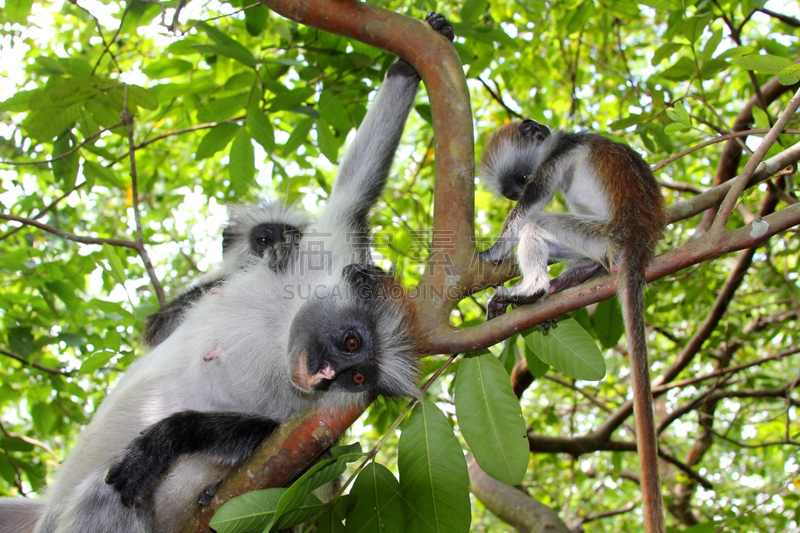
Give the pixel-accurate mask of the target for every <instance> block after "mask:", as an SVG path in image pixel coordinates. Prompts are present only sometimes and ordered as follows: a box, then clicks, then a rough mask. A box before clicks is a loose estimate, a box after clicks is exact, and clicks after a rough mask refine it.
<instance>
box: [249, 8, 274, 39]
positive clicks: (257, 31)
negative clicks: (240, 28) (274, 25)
mask: <svg viewBox="0 0 800 533" xmlns="http://www.w3.org/2000/svg"><path fill="white" fill-rule="evenodd" d="M268 19H269V9H267V8H266V6H264V5H262V4H258V5H256V6H253V7H250V8H248V9H245V11H244V23H245V26H246V27H247V33H249V34H250V35H252V36H253V37H256V36H258V35H261V32H262V31H264V28H266V27H267V20H268Z"/></svg>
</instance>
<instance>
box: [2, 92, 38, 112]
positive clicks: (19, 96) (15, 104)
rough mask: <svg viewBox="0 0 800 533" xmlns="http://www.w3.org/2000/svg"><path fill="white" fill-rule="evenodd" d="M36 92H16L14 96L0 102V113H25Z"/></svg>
mask: <svg viewBox="0 0 800 533" xmlns="http://www.w3.org/2000/svg"><path fill="white" fill-rule="evenodd" d="M35 92H36V91H17V92H16V93H15V94H14V96H12V97H11V98H8V99H6V100H3V101H2V102H0V113H2V112H3V111H11V112H12V113H16V112H20V111H27V110H28V109H30V106H31V98H33V95H34V93H35Z"/></svg>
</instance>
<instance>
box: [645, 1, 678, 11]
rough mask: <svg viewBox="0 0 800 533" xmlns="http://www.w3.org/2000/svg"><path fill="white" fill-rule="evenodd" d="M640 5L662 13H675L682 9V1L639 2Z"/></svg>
mask: <svg viewBox="0 0 800 533" xmlns="http://www.w3.org/2000/svg"><path fill="white" fill-rule="evenodd" d="M639 3H640V4H643V5H646V6H650V7H652V8H654V9H659V10H661V11H675V10H677V9H681V7H682V6H681V2H680V0H639Z"/></svg>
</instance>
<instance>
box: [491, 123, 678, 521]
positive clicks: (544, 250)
mask: <svg viewBox="0 0 800 533" xmlns="http://www.w3.org/2000/svg"><path fill="white" fill-rule="evenodd" d="M480 173H481V177H482V180H483V181H484V182H485V183H486V184H487V185H488V186H489V187H490V188H492V189H493V190H495V191H496V192H499V193H500V194H502V195H503V196H505V197H506V198H509V199H512V200H517V204H516V205H515V206H514V208H513V209H512V210H511V213H509V215H508V218H507V219H506V222H505V225H504V227H503V231H502V232H501V234H500V236H499V237H498V239H497V241H496V242H495V244H494V245H492V246H491V247H490V248H489V249H488V250H485V251H484V252H481V256H482V258H483V259H484V260H485V261H488V262H491V263H498V262H500V261H502V260H503V259H504V258H505V257H506V256H507V255H508V254H509V253H510V252H511V251H512V250H513V249H514V247H515V246H517V255H518V257H517V261H518V263H519V268H520V271H521V273H522V279H521V280H520V281H519V282H518V283H517V284H516V285H514V286H512V287H510V288H505V287H501V288H499V289H498V290H497V293H496V294H495V296H494V298H492V300H491V301H490V302H489V310H488V316H487V318H488V319H490V320H491V319H492V318H494V317H496V316H498V315H500V314H503V313H504V312H505V309H506V307H508V305H509V304H529V303H534V302H536V301H537V300H539V299H540V298H542V297H546V296H547V294H548V293H553V292H557V291H559V290H563V289H565V288H567V287H571V286H573V285H577V284H579V283H582V282H583V281H585V280H587V279H589V278H590V277H591V276H592V275H594V274H595V273H596V272H597V271H598V270H599V269H600V267H601V266H602V267H604V268H605V269H606V270H609V269H610V268H611V267H613V266H614V265H615V264H617V265H618V267H619V289H618V296H619V299H620V304H621V306H622V313H623V317H624V319H625V334H626V336H627V339H628V348H629V350H630V360H631V375H632V382H633V396H634V410H635V415H636V429H637V444H638V452H639V464H640V468H641V472H642V493H643V496H644V509H645V525H646V528H645V530H646V531H647V533H663V532H664V531H665V528H666V526H665V522H664V509H663V503H662V500H661V483H660V480H659V473H658V455H657V452H658V443H657V440H656V433H655V426H654V420H653V400H652V393H651V390H650V365H649V363H648V360H647V347H646V343H645V323H644V288H645V284H646V279H645V270H646V269H647V265H648V264H649V262H650V260H651V258H652V257H653V253H654V248H655V246H656V243H657V242H658V240H659V239H660V238H661V235H662V231H663V228H664V225H665V224H666V221H667V218H666V215H665V212H664V200H663V198H662V196H661V191H660V189H659V186H658V184H657V183H656V180H655V178H654V177H653V173H652V172H651V171H650V167H649V166H648V165H647V163H646V162H645V161H644V160H643V159H642V158H641V156H639V155H638V154H637V153H636V152H635V151H633V150H632V149H631V148H629V147H628V146H626V145H624V144H621V143H616V142H613V141H611V140H609V139H606V138H605V137H602V136H600V135H595V134H591V133H567V132H561V131H556V132H554V133H552V134H551V133H550V130H549V129H548V128H547V127H546V126H543V125H541V124H538V123H536V122H534V121H532V120H523V121H522V122H520V123H513V124H508V125H506V126H503V127H502V128H501V129H500V130H499V131H497V133H495V134H494V135H493V136H492V138H491V139H490V140H489V142H488V144H487V146H486V150H485V151H484V154H483V158H482V161H481V165H480ZM556 191H560V192H561V194H562V195H563V196H564V200H565V201H566V203H567V206H568V208H569V212H568V213H545V212H544V208H545V206H546V205H547V204H548V203H550V201H551V200H552V198H553V195H554V194H555V193H556ZM559 261H567V263H568V267H569V268H568V269H567V270H566V271H565V272H564V273H563V274H561V276H559V277H558V278H556V279H554V280H552V282H551V280H550V279H549V277H548V274H547V265H548V263H554V262H559Z"/></svg>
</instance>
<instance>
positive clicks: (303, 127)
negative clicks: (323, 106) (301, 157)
mask: <svg viewBox="0 0 800 533" xmlns="http://www.w3.org/2000/svg"><path fill="white" fill-rule="evenodd" d="M313 123H314V119H311V118H307V119H305V120H302V121H300V123H299V124H298V125H297V127H296V128H295V129H294V131H292V134H291V135H289V140H287V141H286V144H284V145H283V155H284V156H286V157H289V156H291V155H292V154H294V153H295V152H296V151H297V149H298V148H299V147H300V145H301V144H303V141H305V140H306V139H307V138H308V132H309V131H310V130H311V125H312V124H313Z"/></svg>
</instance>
